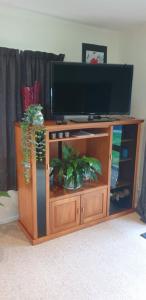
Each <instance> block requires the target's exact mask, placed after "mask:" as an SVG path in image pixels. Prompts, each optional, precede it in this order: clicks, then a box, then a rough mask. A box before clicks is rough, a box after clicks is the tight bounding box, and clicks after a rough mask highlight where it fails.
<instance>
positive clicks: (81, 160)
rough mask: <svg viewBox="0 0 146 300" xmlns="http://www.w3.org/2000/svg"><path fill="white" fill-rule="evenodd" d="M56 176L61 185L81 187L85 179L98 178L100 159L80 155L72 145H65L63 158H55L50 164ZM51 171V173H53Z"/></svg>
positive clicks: (71, 187) (68, 187)
mask: <svg viewBox="0 0 146 300" xmlns="http://www.w3.org/2000/svg"><path fill="white" fill-rule="evenodd" d="M50 166H51V168H52V173H53V175H54V178H55V177H57V181H58V183H59V184H60V185H63V186H64V187H65V188H67V189H77V188H80V187H81V186H82V185H83V183H84V181H85V180H93V181H95V180H97V174H101V163H100V161H99V160H97V159H95V158H93V157H88V156H85V155H84V156H80V154H79V153H78V152H76V151H75V150H74V149H73V148H72V147H70V146H68V145H64V146H63V148H62V159H59V158H53V159H52V160H51V164H50ZM52 173H51V174H52Z"/></svg>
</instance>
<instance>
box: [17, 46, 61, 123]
mask: <svg viewBox="0 0 146 300" xmlns="http://www.w3.org/2000/svg"><path fill="white" fill-rule="evenodd" d="M20 56H21V70H22V77H21V86H22V87H23V86H33V85H34V83H35V81H39V82H40V84H41V91H40V98H41V99H40V100H41V104H42V106H43V107H44V115H45V118H46V119H47V118H48V116H49V112H50V92H49V91H50V62H51V61H63V60H64V56H65V55H64V54H59V55H56V54H53V53H46V52H39V51H29V50H26V51H21V52H20Z"/></svg>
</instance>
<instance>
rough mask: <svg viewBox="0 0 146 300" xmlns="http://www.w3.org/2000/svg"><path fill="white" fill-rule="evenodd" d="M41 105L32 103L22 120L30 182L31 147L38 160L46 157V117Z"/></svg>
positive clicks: (24, 149)
mask: <svg viewBox="0 0 146 300" xmlns="http://www.w3.org/2000/svg"><path fill="white" fill-rule="evenodd" d="M41 110H42V106H41V105H34V104H32V105H30V106H29V107H28V108H27V109H26V111H25V113H24V117H23V119H22V122H21V128H22V152H23V162H22V163H23V166H24V178H25V182H26V183H29V182H30V177H31V176H30V174H31V172H30V170H31V164H30V160H31V149H33V154H34V155H35V157H36V160H37V161H43V160H44V158H45V128H44V126H43V123H44V118H43V115H42V113H41Z"/></svg>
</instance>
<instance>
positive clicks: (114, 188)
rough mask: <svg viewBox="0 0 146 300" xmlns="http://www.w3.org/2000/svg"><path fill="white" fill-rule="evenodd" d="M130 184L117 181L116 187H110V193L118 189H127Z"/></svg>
mask: <svg viewBox="0 0 146 300" xmlns="http://www.w3.org/2000/svg"><path fill="white" fill-rule="evenodd" d="M130 185H131V183H130V182H126V181H119V182H118V184H117V185H116V187H113V188H112V187H111V191H113V190H116V189H119V188H123V187H127V186H130Z"/></svg>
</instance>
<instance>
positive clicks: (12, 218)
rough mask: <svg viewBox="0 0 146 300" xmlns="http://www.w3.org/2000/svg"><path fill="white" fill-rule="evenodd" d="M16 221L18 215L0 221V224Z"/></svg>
mask: <svg viewBox="0 0 146 300" xmlns="http://www.w3.org/2000/svg"><path fill="white" fill-rule="evenodd" d="M17 220H18V215H16V216H13V217H9V218H5V219H3V220H0V224H1V225H2V224H7V223H11V222H14V221H17Z"/></svg>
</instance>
